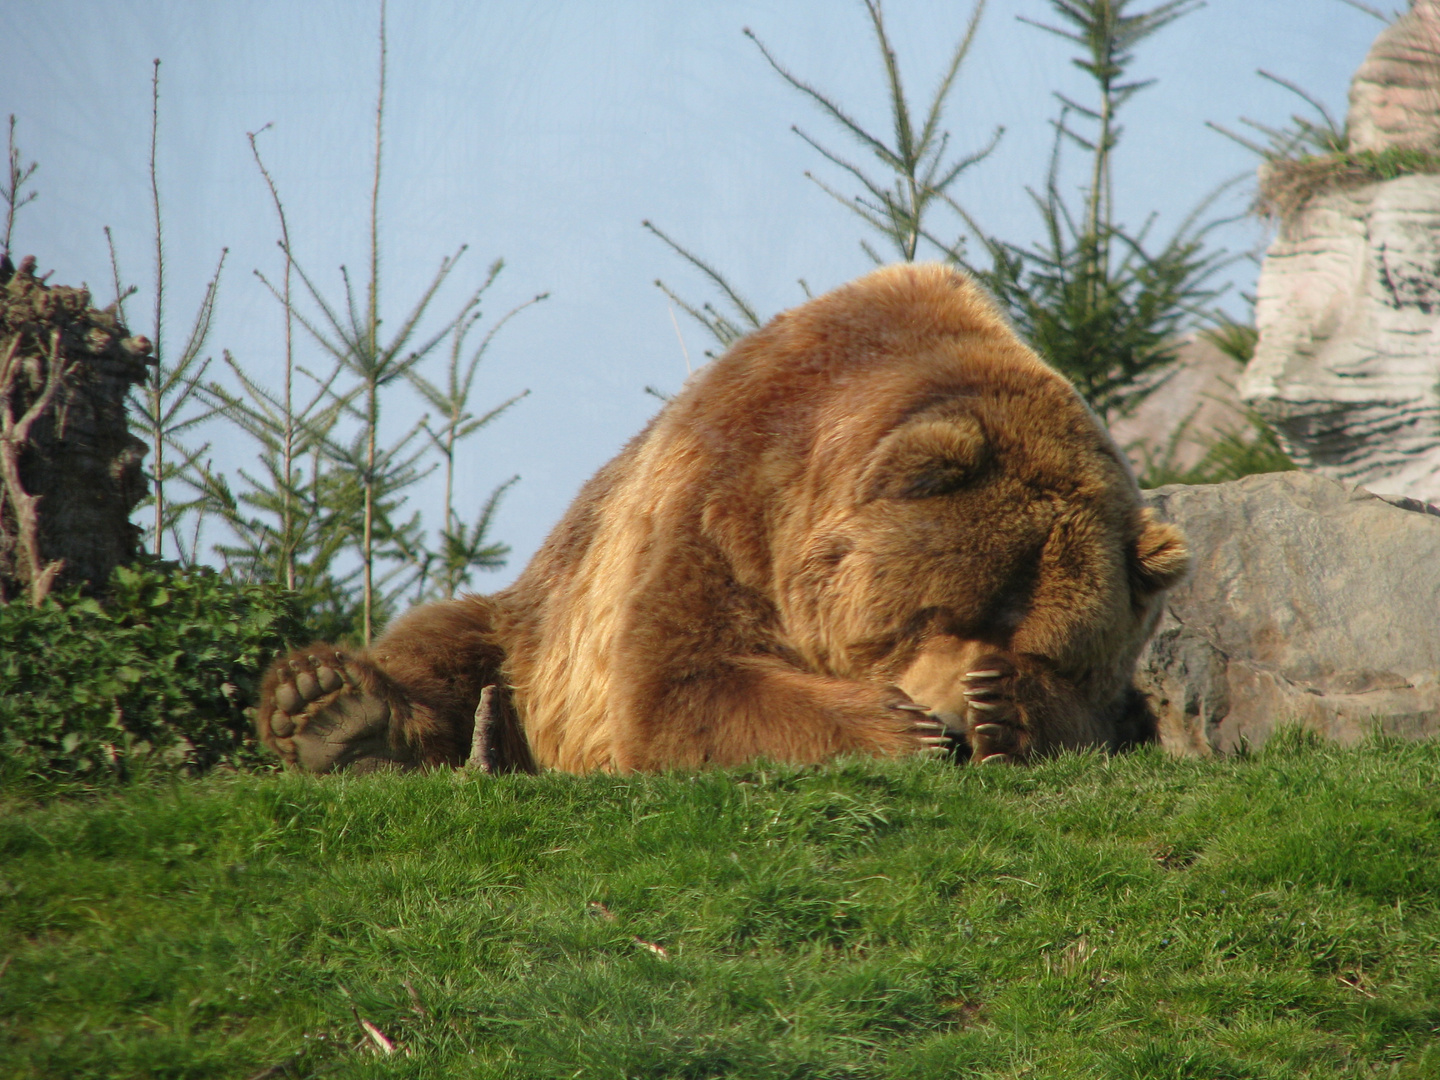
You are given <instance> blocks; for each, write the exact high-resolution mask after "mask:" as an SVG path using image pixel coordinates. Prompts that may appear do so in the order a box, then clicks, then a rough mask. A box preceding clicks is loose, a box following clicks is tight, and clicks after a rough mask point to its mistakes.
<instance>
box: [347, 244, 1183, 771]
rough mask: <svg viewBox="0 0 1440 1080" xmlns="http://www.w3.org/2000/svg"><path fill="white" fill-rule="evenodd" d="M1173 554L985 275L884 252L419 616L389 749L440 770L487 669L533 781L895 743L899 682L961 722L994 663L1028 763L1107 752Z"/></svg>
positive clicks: (379, 651) (693, 387)
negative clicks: (526, 558) (510, 566)
mask: <svg viewBox="0 0 1440 1080" xmlns="http://www.w3.org/2000/svg"><path fill="white" fill-rule="evenodd" d="M1187 565H1188V555H1187V553H1186V550H1185V547H1184V542H1183V539H1182V537H1181V536H1180V534H1179V533H1178V532H1177V531H1176V530H1175V529H1174V528H1173V527H1172V526H1169V525H1164V524H1161V523H1158V522H1155V521H1153V520H1151V518H1150V516H1149V514H1148V512H1147V511H1145V510H1144V509H1143V507H1142V505H1141V501H1140V493H1139V490H1138V489H1137V487H1136V484H1135V481H1134V479H1133V477H1132V476H1131V473H1130V471H1129V469H1128V467H1127V466H1126V465H1125V464H1124V461H1123V459H1122V457H1121V455H1120V454H1119V453H1118V452H1117V450H1116V449H1115V446H1114V444H1113V443H1112V442H1111V440H1110V438H1109V436H1108V435H1107V434H1106V433H1105V432H1104V430H1103V429H1102V428H1101V426H1100V425H1099V424H1098V423H1097V422H1096V420H1095V418H1094V416H1093V415H1092V414H1091V413H1090V411H1089V410H1088V409H1087V408H1086V406H1085V405H1084V403H1083V402H1082V401H1081V400H1080V398H1079V397H1078V396H1077V395H1076V393H1075V392H1074V390H1073V389H1071V387H1070V386H1069V384H1068V383H1067V382H1066V381H1065V380H1064V379H1062V378H1061V377H1060V376H1059V375H1058V374H1056V373H1055V372H1054V371H1053V370H1052V369H1051V368H1049V367H1048V366H1047V365H1045V364H1044V363H1043V362H1042V361H1041V360H1040V359H1039V358H1038V357H1037V356H1036V355H1035V354H1034V353H1033V352H1031V351H1030V350H1029V349H1027V348H1026V347H1025V346H1024V345H1023V344H1022V343H1021V342H1020V341H1019V339H1018V338H1017V337H1016V336H1015V335H1014V333H1013V332H1012V331H1011V329H1010V328H1009V326H1008V325H1007V323H1006V322H1005V321H1004V319H1003V318H1002V317H1001V315H1000V314H999V313H998V312H997V310H996V309H995V307H994V305H993V304H992V303H991V302H990V300H989V299H988V298H987V297H986V296H985V294H984V293H983V291H982V290H981V289H979V288H978V287H977V286H976V285H975V284H974V283H973V282H971V281H970V280H969V279H968V278H966V277H965V276H963V275H961V274H959V273H957V272H956V271H954V270H951V269H948V268H945V267H941V266H933V265H922V266H908V265H907V266H896V267H889V268H886V269H883V270H878V271H876V272H874V273H872V274H870V275H868V276H866V277H864V278H861V279H860V280H858V281H856V282H854V283H852V284H850V285H847V286H845V287H843V288H840V289H837V290H835V291H834V292H831V293H829V294H827V295H825V296H822V297H819V298H817V299H815V300H812V301H810V302H808V303H806V304H804V305H802V306H800V307H798V308H796V309H794V310H792V311H789V312H786V313H785V314H782V315H780V316H778V317H777V318H776V319H774V320H773V321H772V322H770V323H769V324H768V325H767V326H765V327H764V328H763V329H761V330H759V331H757V332H756V333H754V334H752V335H751V336H749V337H748V338H746V339H744V340H743V341H741V342H740V343H738V344H737V345H736V346H735V347H734V348H732V349H731V350H730V351H729V352H728V353H726V354H725V355H724V356H723V357H721V358H720V359H718V360H716V361H715V362H714V363H712V364H710V365H709V366H708V367H706V368H705V369H703V370H702V371H700V372H699V373H697V374H696V375H695V376H694V377H693V378H692V379H691V380H690V382H689V383H688V384H687V386H686V387H685V389H684V390H683V391H682V393H681V394H680V395H679V396H677V397H676V398H675V399H674V400H673V401H672V402H671V403H670V404H669V405H667V406H666V408H665V409H664V410H663V411H662V412H661V413H660V415H659V416H657V417H656V418H655V420H654V421H653V422H652V423H651V424H650V426H649V427H648V428H647V429H646V430H645V431H644V432H642V433H641V434H640V435H639V436H637V437H636V438H635V439H634V440H632V441H631V443H630V444H629V445H628V446H627V447H626V448H625V450H624V451H623V452H622V453H621V454H620V455H619V456H618V457H617V458H616V459H615V460H614V461H612V462H610V464H608V465H607V466H606V467H605V468H604V469H602V470H601V471H600V473H599V474H597V475H596V476H595V477H594V478H593V479H592V480H591V481H590V482H589V484H587V485H586V487H585V488H584V489H583V490H582V491H581V493H580V495H579V497H578V498H577V499H576V500H575V502H574V504H573V505H572V506H571V508H570V510H569V512H568V513H567V514H566V516H565V518H564V519H563V520H562V521H561V523H560V525H559V526H558V527H557V528H556V529H555V531H554V532H553V533H552V534H551V536H550V537H549V539H548V540H547V541H546V543H545V545H544V546H543V547H542V548H541V550H540V551H539V553H538V554H537V555H536V556H535V558H534V559H533V560H532V561H531V563H530V565H529V566H528V567H527V568H526V570H525V572H524V573H523V574H522V575H521V577H520V578H519V579H518V580H517V581H516V583H515V584H514V585H513V586H511V587H510V588H509V589H506V590H504V591H503V592H500V593H497V594H495V595H494V596H492V597H489V598H486V599H485V600H479V599H478V598H476V599H471V600H462V601H456V602H454V603H452V604H445V605H433V606H431V607H428V608H421V609H418V610H417V611H415V612H412V613H411V614H409V615H408V616H406V618H405V619H403V620H401V621H400V622H398V623H397V624H396V626H395V627H394V628H393V629H392V630H391V631H390V632H389V633H387V634H386V635H385V637H384V638H383V639H382V640H381V641H380V642H378V643H377V644H376V646H375V647H374V649H373V650H371V654H370V657H371V659H372V660H373V661H375V662H376V663H377V664H378V665H379V666H381V667H382V668H385V669H386V670H387V671H389V672H390V673H391V674H392V675H395V676H396V677H397V681H398V682H400V683H402V684H404V685H405V686H406V687H407V688H408V687H410V686H411V684H412V682H413V683H415V686H414V689H413V691H412V697H413V699H414V700H413V707H412V708H411V710H410V711H411V712H414V713H416V714H417V715H420V714H423V715H424V722H423V724H419V723H417V724H415V725H411V724H410V722H409V721H407V720H406V719H405V713H406V710H405V709H404V708H403V707H402V708H399V709H397V712H398V713H399V714H400V721H401V724H402V726H404V727H405V730H404V731H403V732H402V733H401V735H400V736H397V737H403V738H408V739H411V740H412V741H413V742H415V743H416V745H417V746H418V745H420V744H422V743H427V740H428V741H430V742H434V741H435V740H436V736H434V735H429V734H425V733H423V732H422V731H421V728H422V727H424V728H425V729H426V730H430V731H434V730H439V729H443V730H445V731H448V732H451V734H450V735H448V736H447V737H446V739H445V740H444V741H445V745H446V747H447V750H446V751H445V753H443V754H439V755H438V756H440V757H445V756H446V755H447V754H450V755H453V751H452V750H450V749H448V748H449V747H453V746H455V745H460V744H462V743H463V742H464V741H465V739H464V737H463V736H464V735H465V734H466V733H468V730H469V725H470V723H471V720H470V714H469V713H466V712H465V707H466V705H467V704H468V707H469V709H470V710H471V712H473V708H474V704H473V701H474V698H475V696H477V695H478V687H479V686H481V685H484V683H486V682H487V681H495V682H500V683H501V684H502V685H503V686H507V687H508V688H509V695H510V703H511V707H512V708H513V714H512V715H513V719H514V721H515V722H518V725H519V728H520V729H521V730H523V733H524V737H525V740H526V741H528V745H529V752H530V754H532V755H533V758H534V762H535V763H537V764H538V765H539V766H541V767H548V768H557V769H565V770H570V771H575V772H586V771H590V770H595V769H607V770H629V769H644V770H651V769H660V768H666V767H672V766H678V767H694V766H700V765H704V764H732V763H737V762H742V761H746V760H749V759H753V758H755V757H758V756H765V757H770V758H775V759H782V760H789V761H802V762H805V761H818V760H823V759H825V758H828V757H831V756H833V755H835V754H839V753H844V752H860V753H872V754H900V753H907V752H911V751H913V750H915V749H916V748H917V742H916V736H915V735H914V734H913V733H911V732H910V731H909V730H908V728H907V721H908V720H909V717H907V716H906V714H904V713H899V712H897V711H896V710H894V709H893V708H890V706H891V705H893V704H895V703H897V702H905V701H907V700H908V699H907V698H906V697H905V696H904V695H903V694H901V693H900V692H899V691H898V690H897V689H896V687H897V686H898V687H901V688H903V689H904V690H906V691H909V693H910V694H911V695H912V696H914V697H916V698H918V699H919V700H920V701H921V702H922V703H923V704H925V705H928V706H931V707H933V708H935V709H937V710H940V711H943V712H948V713H950V714H952V715H963V711H964V707H965V703H964V699H963V697H961V681H962V677H963V675H964V672H965V669H966V668H967V666H969V665H971V664H973V663H974V662H975V661H976V660H978V659H979V658H981V657H983V656H987V655H992V654H1000V655H1003V656H1005V657H1006V658H1008V660H1009V661H1010V662H1011V663H1012V664H1013V665H1014V667H1015V670H1016V672H1017V675H1016V679H1015V696H1016V703H1017V706H1018V712H1019V715H1018V720H1019V722H1020V723H1021V725H1022V726H1023V728H1024V730H1025V741H1024V749H1025V752H1027V753H1043V752H1046V751H1048V750H1054V749H1056V748H1059V747H1067V746H1071V747H1075V746H1087V745H1098V746H1115V745H1118V744H1120V743H1122V742H1125V741H1130V740H1133V739H1136V738H1143V737H1144V735H1145V732H1144V730H1143V718H1141V719H1137V717H1136V714H1135V705H1136V702H1135V699H1134V698H1135V696H1134V695H1133V693H1132V692H1131V690H1130V680H1131V675H1132V671H1133V668H1134V663H1135V658H1136V655H1137V654H1138V651H1139V649H1140V648H1141V646H1142V645H1143V644H1144V641H1145V639H1146V637H1147V636H1148V635H1149V633H1150V630H1151V628H1152V626H1153V623H1154V620H1155V618H1156V616H1157V614H1158V610H1159V598H1160V596H1161V594H1162V593H1163V591H1164V590H1165V589H1166V588H1168V587H1169V586H1171V585H1173V584H1174V583H1175V582H1176V581H1177V580H1179V578H1180V577H1182V576H1183V574H1184V573H1185V571H1186V568H1187ZM456 619H459V620H461V621H468V622H469V624H470V625H471V626H472V631H471V636H472V637H473V638H474V639H475V640H476V641H480V640H483V642H484V646H483V648H482V647H479V646H475V647H473V652H474V663H473V664H471V665H470V668H471V671H470V673H469V674H468V676H467V677H466V678H465V679H464V680H463V681H464V690H463V692H460V693H459V694H458V698H463V699H464V701H457V702H456V703H449V702H443V703H442V702H440V701H439V699H438V697H437V696H436V695H435V694H434V693H433V692H431V691H426V690H422V689H421V688H420V686H419V685H418V681H416V680H413V679H410V678H407V677H405V676H404V675H401V674H400V673H399V670H398V669H400V668H403V669H404V670H405V671H407V672H411V671H422V670H426V669H428V665H429V664H430V663H431V661H429V660H427V658H426V652H427V651H429V652H431V653H432V654H433V652H434V651H435V645H434V641H435V637H436V635H435V634H433V633H429V632H428V630H427V629H426V628H427V627H430V626H431V625H432V624H433V625H436V626H438V625H440V624H441V623H442V622H443V623H446V624H448V625H450V626H452V627H453V626H454V622H455V620H456ZM441 636H442V637H455V636H457V635H455V634H454V632H453V630H452V631H447V632H446V633H445V634H443V635H441ZM459 636H463V635H459ZM421 638H427V639H428V641H429V644H427V645H425V646H423V647H422V646H421V645H420V644H419V642H420V639H421ZM471 648H472V647H471V646H465V649H471ZM440 651H442V652H446V653H447V655H446V658H445V659H446V666H447V668H448V669H449V670H454V665H455V663H456V662H457V661H458V662H460V663H461V665H462V666H464V656H463V655H461V656H450V655H448V654H449V653H450V652H454V650H448V651H447V650H440ZM462 652H463V650H462ZM501 653H503V655H504V657H505V659H504V663H503V670H502V671H500V672H497V671H496V670H495V664H494V658H495V657H496V656H498V655H499V654H501ZM382 658H388V659H382ZM387 665H388V666H387ZM425 678H426V680H428V682H429V684H430V685H432V686H433V685H434V684H435V679H434V677H433V676H431V675H429V674H426V676H425ZM442 681H444V680H442ZM450 696H451V697H457V695H456V694H451V695H450ZM411 726H413V727H414V730H413V732H412V731H411V730H410V728H411ZM455 732H459V733H460V735H459V736H457V735H455V734H454V733H455ZM436 745H438V742H437V743H436ZM435 756H437V755H436V754H433V753H432V754H431V755H430V757H431V758H433V757H435Z"/></svg>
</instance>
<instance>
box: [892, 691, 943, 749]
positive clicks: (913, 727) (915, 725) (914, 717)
mask: <svg viewBox="0 0 1440 1080" xmlns="http://www.w3.org/2000/svg"><path fill="white" fill-rule="evenodd" d="M890 708H892V709H895V710H896V711H897V712H900V713H901V714H903V716H904V720H903V723H904V724H905V734H906V735H908V736H909V737H910V738H911V739H913V740H914V741H915V753H917V754H920V755H921V756H923V757H945V756H946V755H948V754H949V753H950V751H951V749H952V748H953V746H954V741H953V740H952V739H951V737H950V736H949V735H947V734H946V732H945V725H944V724H943V723H942V722H941V721H940V720H938V719H936V718H935V716H934V714H933V713H932V712H931V711H930V709H928V708H927V707H926V706H924V705H916V704H915V703H914V702H910V701H900V702H894V703H892V704H891V706H890Z"/></svg>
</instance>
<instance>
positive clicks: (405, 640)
mask: <svg viewBox="0 0 1440 1080" xmlns="http://www.w3.org/2000/svg"><path fill="white" fill-rule="evenodd" d="M491 616H492V609H491V607H490V604H489V602H488V601H485V600H482V599H481V598H479V597H467V598H465V599H463V600H452V601H446V602H444V603H438V604H427V605H425V606H423V607H419V608H415V609H414V610H412V611H410V612H408V613H406V614H405V615H404V616H403V617H402V618H400V619H398V620H396V621H395V623H394V624H393V625H392V626H391V627H390V629H389V630H387V631H386V632H385V634H384V635H383V636H382V637H380V638H379V639H378V640H377V641H376V642H375V644H374V645H372V646H371V647H370V648H369V649H366V650H363V651H360V652H355V651H351V650H346V649H340V648H337V647H335V646H333V645H328V644H325V643H323V642H321V643H316V644H314V645H311V646H309V647H307V648H304V649H297V650H295V651H294V652H291V653H289V654H288V655H285V656H282V657H280V658H279V659H278V660H277V661H276V662H275V663H274V664H273V665H272V666H271V668H270V671H269V673H268V674H267V675H266V678H265V681H264V683H263V685H262V687H261V699H260V708H259V711H258V715H257V718H256V727H257V730H258V732H259V735H260V739H261V741H262V742H264V743H265V745H267V746H269V747H270V748H271V749H272V750H274V751H275V752H276V753H277V754H279V755H280V757H281V758H282V759H284V761H285V762H286V763H287V764H288V765H291V766H294V767H297V768H301V769H304V770H306V771H309V772H333V771H336V770H338V769H344V768H349V769H351V770H353V771H369V770H373V769H381V768H402V769H404V768H427V767H436V766H440V765H459V764H461V763H462V762H464V760H465V758H466V755H467V754H468V752H469V750H470V738H471V733H472V730H473V727H474V718H475V709H476V706H477V704H478V703H479V701H480V694H481V691H482V690H483V689H484V687H485V686H487V685H496V686H497V690H498V691H499V696H500V697H501V698H502V699H503V700H502V701H501V703H500V705H499V706H498V707H496V708H493V709H492V715H496V716H498V718H499V719H500V721H501V722H500V723H498V724H496V725H493V730H492V731H491V732H490V737H491V746H490V747H488V748H487V749H488V751H489V752H488V756H489V757H490V759H491V761H492V762H493V763H494V765H495V767H497V768H499V769H501V770H505V769H511V768H520V769H533V763H531V762H530V760H529V750H528V747H526V746H525V745H524V739H523V736H521V735H520V734H519V727H518V723H517V722H516V721H515V717H514V712H513V710H512V709H511V708H510V707H509V704H508V694H506V693H504V687H503V684H502V683H501V674H500V667H501V664H502V663H503V661H504V652H503V650H502V649H501V648H500V647H499V645H498V644H497V643H496V642H495V641H494V639H493V637H492V635H491V626H492V622H493V620H492V617H491ZM492 696H494V695H492ZM511 728H513V729H514V730H513V731H512V730H510V729H511Z"/></svg>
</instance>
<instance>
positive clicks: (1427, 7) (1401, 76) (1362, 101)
mask: <svg viewBox="0 0 1440 1080" xmlns="http://www.w3.org/2000/svg"><path fill="white" fill-rule="evenodd" d="M1346 131H1347V133H1348V136H1349V144H1350V149H1351V150H1386V149H1389V148H1391V147H1396V146H1401V147H1411V148H1415V149H1420V150H1431V151H1437V150H1440V0H1415V3H1414V5H1413V6H1412V7H1411V9H1410V10H1409V11H1408V12H1406V13H1405V14H1404V15H1402V16H1401V17H1400V18H1398V19H1396V20H1395V22H1393V23H1392V24H1391V25H1390V26H1388V27H1386V28H1385V30H1384V31H1382V32H1381V34H1380V36H1379V37H1378V38H1376V39H1375V44H1374V45H1372V46H1371V47H1370V52H1369V54H1368V55H1367V56H1366V57H1365V62H1364V63H1363V64H1361V65H1360V69H1359V70H1358V71H1356V72H1355V78H1354V80H1353V81H1352V82H1351V84H1350V113H1349V116H1348V117H1347V118H1346Z"/></svg>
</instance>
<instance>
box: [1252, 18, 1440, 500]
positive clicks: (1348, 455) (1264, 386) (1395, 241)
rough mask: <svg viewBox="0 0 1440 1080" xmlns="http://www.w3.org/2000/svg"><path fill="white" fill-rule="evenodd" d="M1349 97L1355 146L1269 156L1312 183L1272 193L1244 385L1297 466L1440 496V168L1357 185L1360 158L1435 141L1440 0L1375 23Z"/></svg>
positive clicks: (1431, 145)
mask: <svg viewBox="0 0 1440 1080" xmlns="http://www.w3.org/2000/svg"><path fill="white" fill-rule="evenodd" d="M1350 100H1351V105H1350V113H1349V117H1348V119H1347V125H1346V128H1347V138H1348V143H1347V149H1348V151H1349V152H1350V157H1348V158H1347V157H1345V156H1344V155H1334V156H1331V157H1327V158H1315V159H1306V160H1303V161H1297V162H1289V163H1286V162H1280V163H1271V164H1269V165H1267V166H1265V167H1263V168H1262V173H1263V174H1264V176H1266V177H1268V180H1266V181H1265V182H1271V181H1274V180H1275V177H1277V176H1279V175H1280V172H1277V170H1282V171H1283V170H1288V172H1289V173H1293V174H1294V175H1295V176H1297V177H1306V178H1308V179H1306V180H1305V182H1304V183H1303V184H1301V185H1300V186H1299V187H1298V188H1296V191H1297V192H1299V193H1298V194H1296V193H1294V192H1292V194H1291V195H1290V196H1287V197H1284V198H1279V199H1278V202H1276V201H1275V200H1272V202H1275V209H1276V210H1277V212H1278V213H1279V214H1280V215H1281V220H1280V229H1279V233H1278V235H1277V236H1276V238H1275V241H1274V242H1273V243H1272V244H1271V246H1270V249H1269V251H1268V253H1267V255H1266V259H1265V263H1264V266H1263V267H1262V268H1261V272H1260V280H1259V284H1258V286H1257V301H1256V307H1255V322H1256V327H1257V329H1258V330H1259V333H1260V337H1259V343H1258V345H1257V347H1256V350H1255V356H1254V358H1253V359H1252V360H1251V362H1250V364H1249V366H1248V367H1247V368H1246V370H1245V374H1244V376H1243V378H1242V379H1241V381H1240V386H1239V390H1240V396H1241V397H1242V398H1243V399H1244V400H1245V402H1246V403H1247V404H1249V405H1250V406H1251V407H1252V408H1254V409H1255V410H1256V411H1257V412H1258V413H1260V415H1261V416H1263V417H1264V418H1265V419H1266V420H1267V421H1269V423H1270V424H1271V425H1272V426H1273V427H1274V428H1275V430H1276V433H1277V434H1278V436H1279V438H1280V442H1281V444H1282V445H1283V447H1284V448H1285V451H1286V452H1287V453H1288V454H1289V455H1290V457H1291V458H1292V459H1293V460H1294V461H1295V462H1296V464H1298V465H1300V466H1301V467H1302V468H1306V469H1312V470H1314V471H1316V472H1320V473H1322V474H1324V475H1326V476H1330V477H1333V478H1335V479H1338V480H1345V481H1349V482H1352V483H1358V484H1363V485H1365V486H1366V487H1368V488H1371V489H1372V490H1375V491H1383V492H1389V493H1395V494H1400V495H1407V496H1410V497H1413V498H1417V499H1423V500H1426V501H1440V387H1437V379H1436V371H1437V361H1440V176H1436V175H1428V174H1427V175H1418V174H1417V175H1408V176H1401V177H1399V178H1398V179H1393V180H1387V181H1384V182H1381V183H1374V182H1364V181H1366V180H1373V178H1374V176H1373V172H1369V171H1367V170H1365V169H1364V168H1361V167H1360V166H1359V165H1357V164H1356V163H1355V161H1356V159H1354V155H1355V154H1356V152H1359V151H1367V152H1372V153H1384V152H1386V151H1390V150H1404V151H1408V152H1411V153H1412V155H1413V153H1414V152H1417V151H1419V152H1428V153H1430V154H1435V153H1437V152H1440V0H1416V2H1415V3H1414V5H1413V6H1412V8H1411V9H1410V10H1409V11H1408V12H1407V13H1406V14H1405V15H1403V16H1402V17H1401V18H1400V19H1399V20H1397V21H1396V22H1395V23H1394V24H1393V25H1391V26H1389V27H1387V28H1386V30H1385V31H1384V32H1382V33H1381V35H1380V36H1379V38H1377V39H1376V41H1375V44H1374V45H1373V46H1372V48H1371V50H1370V53H1369V55H1368V56H1367V57H1366V60H1365V62H1364V63H1363V64H1362V65H1361V67H1360V69H1359V71H1357V72H1356V75H1355V79H1354V81H1353V83H1352V85H1351V91H1350ZM1265 170H1269V171H1268V173H1266V172H1265Z"/></svg>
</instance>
